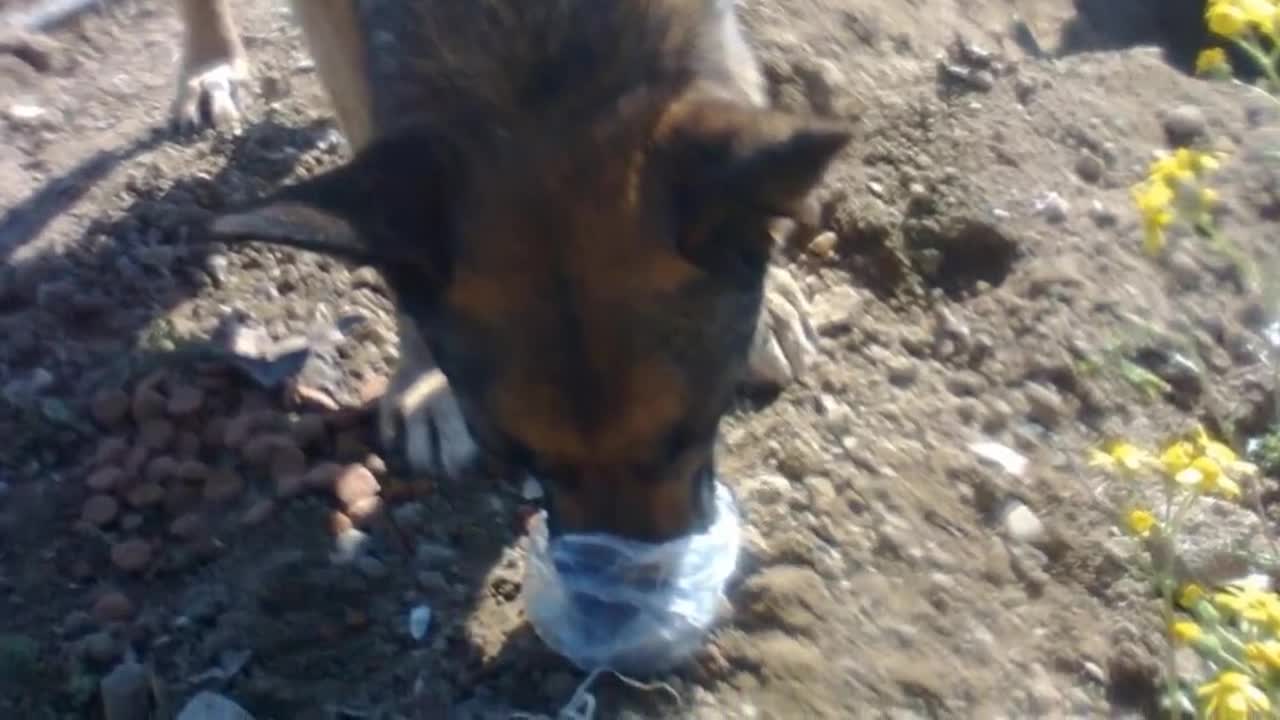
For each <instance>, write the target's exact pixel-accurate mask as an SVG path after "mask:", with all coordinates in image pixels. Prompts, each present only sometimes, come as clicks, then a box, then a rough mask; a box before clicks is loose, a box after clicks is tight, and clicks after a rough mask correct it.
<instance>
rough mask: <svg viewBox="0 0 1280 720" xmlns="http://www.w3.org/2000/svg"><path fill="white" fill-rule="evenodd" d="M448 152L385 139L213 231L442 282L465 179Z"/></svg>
mask: <svg viewBox="0 0 1280 720" xmlns="http://www.w3.org/2000/svg"><path fill="white" fill-rule="evenodd" d="M446 147H447V146H446V145H445V144H444V143H443V142H441V140H440V139H438V138H436V137H434V136H431V135H428V134H426V133H416V132H411V133H404V134H400V135H396V136H391V137H388V138H384V139H382V140H379V141H376V142H374V143H372V144H370V145H369V146H368V147H367V148H365V149H364V150H362V151H361V152H360V153H358V154H357V155H356V156H355V157H354V158H353V159H352V160H351V161H350V162H348V163H347V164H345V165H342V166H341V167H338V168H336V169H333V170H330V171H328V172H325V173H322V174H320V175H317V176H315V177H312V178H308V179H306V180H303V181H301V182H299V183H296V184H293V185H288V186H285V187H283V188H280V189H279V190H277V191H276V192H275V193H274V194H272V195H271V196H269V197H267V198H265V199H263V200H259V201H257V202H255V203H253V204H252V205H250V206H249V207H247V208H245V209H243V210H239V211H236V212H232V213H228V214H224V215H221V216H218V217H216V218H214V220H213V221H212V223H211V224H210V226H209V231H210V234H211V235H212V237H213V239H217V240H224V241H230V240H245V241H261V242H268V243H275V244H279V245H288V246H292V247H297V248H302V249H306V250H314V251H317V252H323V253H327V254H331V255H338V256H345V257H348V258H351V259H355V260H358V261H360V262H366V263H369V264H372V265H376V266H382V267H401V268H408V267H412V268H415V269H416V270H418V271H419V272H420V273H425V274H427V275H428V276H431V277H436V278H442V277H444V276H445V275H447V273H448V262H449V258H448V252H447V243H448V237H447V236H448V228H449V223H450V217H449V212H450V210H449V208H450V207H451V206H452V198H453V197H454V196H455V194H456V192H457V188H458V185H459V183H460V180H461V179H460V178H459V177H458V175H457V172H456V168H457V164H456V163H454V162H452V161H451V159H450V158H449V154H448V152H447V150H446Z"/></svg>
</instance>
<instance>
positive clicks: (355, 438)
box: [333, 429, 369, 463]
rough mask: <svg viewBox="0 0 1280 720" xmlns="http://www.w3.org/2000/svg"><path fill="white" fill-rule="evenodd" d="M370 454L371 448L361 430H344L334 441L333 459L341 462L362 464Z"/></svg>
mask: <svg viewBox="0 0 1280 720" xmlns="http://www.w3.org/2000/svg"><path fill="white" fill-rule="evenodd" d="M368 454H369V446H368V445H367V444H366V443H365V441H364V432H362V431H361V430H354V429H353V430H344V431H342V432H340V433H338V434H337V435H336V436H335V437H334V439H333V457H334V458H335V459H337V460H338V461H339V462H344V463H354V462H360V461H361V460H363V459H364V458H365V456H366V455H368Z"/></svg>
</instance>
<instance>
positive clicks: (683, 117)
mask: <svg viewBox="0 0 1280 720" xmlns="http://www.w3.org/2000/svg"><path fill="white" fill-rule="evenodd" d="M180 6H181V9H182V12H183V15H184V18H185V22H186V47H185V53H186V54H185V62H184V70H183V76H182V82H181V84H180V87H179V93H178V97H177V99H176V102H175V105H174V113H175V119H176V120H177V121H178V122H179V123H180V124H184V125H188V126H189V125H193V124H194V125H199V124H201V123H204V122H209V121H213V122H215V123H222V122H235V121H236V120H237V117H238V114H239V111H240V108H239V100H238V97H237V94H238V91H237V84H238V83H240V82H242V81H243V80H244V79H245V77H246V74H247V72H248V65H247V63H246V59H245V56H244V51H243V49H242V46H241V44H240V41H239V40H238V38H237V33H236V30H235V27H234V24H233V21H232V18H231V17H230V14H229V11H228V7H227V0H180ZM293 10H294V12H295V14H296V15H295V16H296V18H297V20H298V22H299V23H300V24H301V27H302V28H303V30H304V32H305V34H306V37H307V41H308V44H309V47H310V49H311V52H312V54H313V56H314V59H315V63H316V67H317V70H318V72H319V75H320V77H321V79H322V81H323V83H324V85H325V87H326V89H327V91H328V93H329V96H330V98H331V100H332V103H333V108H334V110H335V113H336V115H337V119H338V122H339V125H340V127H341V129H342V131H343V133H344V134H345V136H346V138H347V140H348V142H349V143H350V146H351V149H352V152H353V159H352V160H351V161H350V162H348V163H347V164H345V165H343V166H342V167H340V168H338V169H335V170H333V171H331V172H329V173H327V174H323V175H320V176H317V177H314V178H311V179H309V180H306V181H304V182H301V183H299V184H297V185H294V186H290V187H285V188H283V189H281V190H279V191H278V192H277V193H276V194H275V195H274V196H273V197H271V198H268V199H265V200H263V201H261V202H260V203H257V204H255V205H253V206H252V207H249V208H242V209H241V210H240V211H237V212H235V213H234V214H229V215H225V216H222V217H221V218H219V219H217V220H216V221H215V222H214V223H213V225H212V232H213V233H214V234H215V235H216V236H220V237H223V238H226V239H231V238H243V239H247V240H259V241H265V242H273V243H278V244H284V245H291V246H295V247H301V248H308V249H312V250H316V251H320V252H326V253H332V254H339V255H345V256H348V257H352V258H358V259H360V260H362V261H364V262H368V263H371V264H373V265H375V266H376V267H378V268H379V269H380V270H381V271H382V273H383V274H384V276H385V277H386V278H387V281H388V284H389V286H390V287H391V288H392V290H393V291H394V293H395V295H396V302H397V307H398V309H399V313H400V318H399V330H400V336H401V338H400V342H401V360H400V366H399V369H398V370H397V373H396V378H395V380H394V381H393V383H392V387H391V389H390V391H389V392H388V395H387V397H386V398H384V403H383V411H382V416H381V420H382V426H383V428H384V432H383V435H384V440H385V441H387V442H395V441H396V438H398V437H401V435H402V436H403V442H404V446H403V447H404V450H405V452H406V454H407V455H408V459H409V460H410V462H411V463H412V464H413V465H414V466H415V467H418V468H422V469H435V470H437V471H443V472H445V473H454V472H457V471H458V470H459V469H461V468H462V467H463V466H464V464H465V463H466V462H468V460H469V459H470V458H471V457H473V456H474V455H475V454H476V452H477V451H483V452H485V453H488V454H492V455H493V456H495V457H497V458H499V459H501V460H504V461H506V462H508V463H511V464H513V465H516V466H519V467H522V468H525V469H527V470H528V472H529V473H531V474H532V475H533V476H534V477H536V478H538V479H539V480H540V481H542V482H543V483H544V484H545V486H546V488H547V490H548V500H549V503H548V504H549V509H550V515H551V525H552V531H553V533H554V532H569V531H603V532H609V533H614V534H617V535H620V536H623V537H628V538H636V539H647V540H661V539H667V538H672V537H675V536H679V535H681V534H684V533H687V532H689V531H691V530H693V529H696V528H698V527H700V526H701V525H702V524H703V523H705V522H706V521H707V520H708V519H709V517H710V516H711V515H712V514H713V512H712V500H711V499H712V497H713V493H712V492H711V487H712V482H711V479H712V478H713V477H714V473H713V472H712V463H713V449H714V445H715V440H716V435H717V428H718V426H719V423H720V419H721V417H722V415H723V414H724V413H725V412H726V411H727V410H728V408H729V406H730V403H731V400H732V398H733V394H734V391H735V389H736V387H737V386H738V383H739V380H740V379H741V377H742V375H743V372H744V368H745V367H746V366H747V363H748V356H749V355H750V353H751V348H752V347H753V336H754V334H755V333H756V329H757V323H758V320H759V318H760V313H761V303H762V297H763V295H764V284H765V277H766V272H767V269H768V262H769V258H770V252H771V248H772V244H773V241H772V238H771V236H770V233H769V230H768V228H769V223H770V221H771V220H773V219H776V218H778V217H788V216H792V215H793V214H794V212H795V211H796V210H797V208H798V207H800V206H801V205H802V204H803V203H804V202H805V199H806V198H807V196H808V194H809V192H810V190H811V188H812V187H813V186H814V185H815V184H816V183H817V182H819V181H820V179H821V178H822V176H823V175H824V173H825V172H826V168H827V166H828V164H829V163H830V161H831V160H832V159H833V157H834V156H835V155H836V154H837V153H839V152H840V151H841V149H842V148H843V147H844V146H845V145H846V143H847V142H848V140H849V138H850V135H849V132H848V131H847V130H846V129H845V128H843V127H841V126H838V125H833V124H832V123H829V122H827V121H823V120H819V119H816V118H805V117H794V116H790V115H786V114H783V113H780V112H776V111H773V110H770V109H768V108H766V99H765V87H764V81H763V78H762V75H761V73H760V71H759V69H758V67H757V65H756V63H755V60H754V58H753V56H752V53H751V52H750V50H749V49H748V45H747V43H746V42H745V41H744V39H743V35H742V33H741V31H740V28H739V23H738V20H737V18H736V16H735V12H734V9H733V0H295V2H294V3H293ZM202 108H203V110H202ZM445 378H447V381H446V380H445ZM401 420H403V427H399V425H400V421H401Z"/></svg>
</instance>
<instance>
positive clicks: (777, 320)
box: [746, 268, 817, 390]
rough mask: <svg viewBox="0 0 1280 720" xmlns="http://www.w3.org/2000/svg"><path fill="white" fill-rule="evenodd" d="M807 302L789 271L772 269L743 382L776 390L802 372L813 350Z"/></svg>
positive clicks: (806, 366)
mask: <svg viewBox="0 0 1280 720" xmlns="http://www.w3.org/2000/svg"><path fill="white" fill-rule="evenodd" d="M816 341H817V335H816V333H815V332H814V330H813V326H812V325H811V324H810V322H809V303H808V300H806V299H805V296H804V293H803V291H801V289H800V286H799V285H797V284H796V281H795V279H794V278H793V277H791V274H790V273H789V272H788V271H786V270H784V269H782V268H772V269H770V271H769V277H768V279H767V280H766V284H765V301H764V307H763V308H761V312H760V322H759V324H758V325H757V326H756V334H755V340H754V341H753V343H752V346H751V355H750V357H749V358H748V361H747V374H746V384H747V385H749V386H752V387H757V388H769V389H775V390H780V389H782V388H784V387H786V386H787V385H789V384H791V383H792V382H794V381H795V380H797V379H799V378H800V377H802V376H803V375H804V374H805V371H806V370H807V369H808V367H809V363H810V362H811V361H812V359H813V356H814V354H815V353H816V352H817V349H816V348H815V345H814V343H815V342H816Z"/></svg>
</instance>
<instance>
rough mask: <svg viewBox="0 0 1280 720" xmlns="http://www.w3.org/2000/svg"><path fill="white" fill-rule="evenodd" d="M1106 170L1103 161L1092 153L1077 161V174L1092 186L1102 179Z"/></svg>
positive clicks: (1082, 156)
mask: <svg viewBox="0 0 1280 720" xmlns="http://www.w3.org/2000/svg"><path fill="white" fill-rule="evenodd" d="M1104 169H1105V167H1104V166H1103V164H1102V161H1101V160H1099V159H1098V158H1097V156H1096V155H1093V154H1092V153H1085V154H1083V155H1081V156H1080V157H1079V158H1078V159H1077V160H1076V174H1077V175H1079V176H1080V179H1081V180H1084V181H1085V182H1087V183H1089V184H1090V185H1092V184H1094V183H1096V182H1098V181H1099V180H1101V179H1102V172H1103V170H1104Z"/></svg>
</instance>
